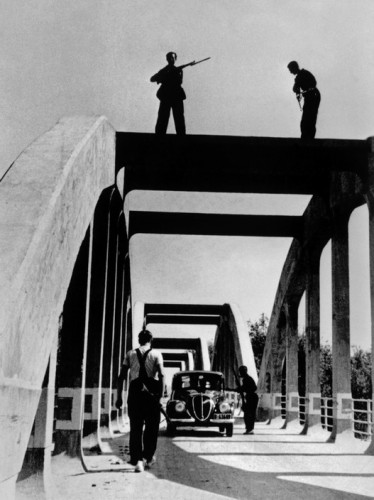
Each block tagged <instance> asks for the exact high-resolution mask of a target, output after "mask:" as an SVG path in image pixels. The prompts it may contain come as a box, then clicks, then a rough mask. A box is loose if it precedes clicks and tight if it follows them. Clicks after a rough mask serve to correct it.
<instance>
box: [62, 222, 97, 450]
mask: <svg viewBox="0 0 374 500" xmlns="http://www.w3.org/2000/svg"><path fill="white" fill-rule="evenodd" d="M91 242H92V238H91V233H90V229H89V230H88V231H87V233H86V236H85V238H84V240H83V243H82V245H81V248H80V251H79V254H78V257H77V260H76V263H75V266H74V270H73V274H72V276H71V280H70V284H69V288H68V292H67V295H66V298H65V303H64V309H63V314H62V318H63V321H62V328H61V335H60V346H59V351H58V366H57V374H56V381H57V383H56V386H57V388H56V389H57V393H58V411H57V419H56V433H55V448H56V451H57V453H61V452H66V453H67V454H68V455H69V456H71V457H75V456H79V455H80V452H81V446H80V438H81V424H82V423H81V399H82V398H84V395H82V376H83V373H82V366H85V364H83V361H84V360H83V358H84V356H85V352H86V349H87V346H86V342H87V341H86V328H87V326H86V325H87V321H88V318H87V317H86V304H87V300H88V297H87V294H88V288H87V283H88V280H89V270H90V268H91V266H90V261H91V252H92V245H91ZM84 363H85V361H84Z"/></svg>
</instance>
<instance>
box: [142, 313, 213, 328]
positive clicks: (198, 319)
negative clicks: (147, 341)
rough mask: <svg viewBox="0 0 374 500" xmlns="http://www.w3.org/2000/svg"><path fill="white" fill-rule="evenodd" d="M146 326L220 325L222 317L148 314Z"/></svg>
mask: <svg viewBox="0 0 374 500" xmlns="http://www.w3.org/2000/svg"><path fill="white" fill-rule="evenodd" d="M145 320H146V324H147V325H149V324H152V323H154V324H161V325H217V326H218V325H219V324H220V321H221V317H220V316H201V315H200V316H198V315H192V314H189V315H182V314H175V315H167V314H147V316H146V318H145Z"/></svg>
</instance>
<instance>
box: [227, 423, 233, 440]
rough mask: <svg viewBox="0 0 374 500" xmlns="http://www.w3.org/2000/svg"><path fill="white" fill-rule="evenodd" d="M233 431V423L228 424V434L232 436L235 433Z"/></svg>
mask: <svg viewBox="0 0 374 500" xmlns="http://www.w3.org/2000/svg"><path fill="white" fill-rule="evenodd" d="M233 432H234V425H233V424H229V425H227V426H226V436H227V437H229V438H231V437H232V435H233Z"/></svg>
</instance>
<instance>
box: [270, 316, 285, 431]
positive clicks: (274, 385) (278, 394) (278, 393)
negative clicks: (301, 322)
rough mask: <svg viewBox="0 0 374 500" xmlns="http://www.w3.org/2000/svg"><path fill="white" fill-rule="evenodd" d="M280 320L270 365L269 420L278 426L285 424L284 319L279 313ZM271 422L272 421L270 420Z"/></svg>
mask: <svg viewBox="0 0 374 500" xmlns="http://www.w3.org/2000/svg"><path fill="white" fill-rule="evenodd" d="M281 318H282V319H281V322H280V324H279V325H278V327H277V341H276V342H274V344H273V345H272V356H271V358H272V361H273V362H272V365H271V374H270V375H271V420H272V421H273V420H275V419H276V422H277V424H278V423H279V425H280V427H281V428H283V427H285V425H286V420H285V419H283V418H281V417H282V370H283V366H284V362H285V356H286V353H285V332H286V319H285V315H284V313H283V314H281ZM272 423H273V422H272Z"/></svg>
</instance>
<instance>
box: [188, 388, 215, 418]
mask: <svg viewBox="0 0 374 500" xmlns="http://www.w3.org/2000/svg"><path fill="white" fill-rule="evenodd" d="M213 409H214V403H213V401H212V400H211V399H210V397H209V396H205V395H204V394H199V395H197V396H193V397H192V399H191V408H190V413H191V416H192V417H194V418H196V420H199V421H200V422H204V421H205V420H208V419H209V417H210V415H211V414H212V411H213Z"/></svg>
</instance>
